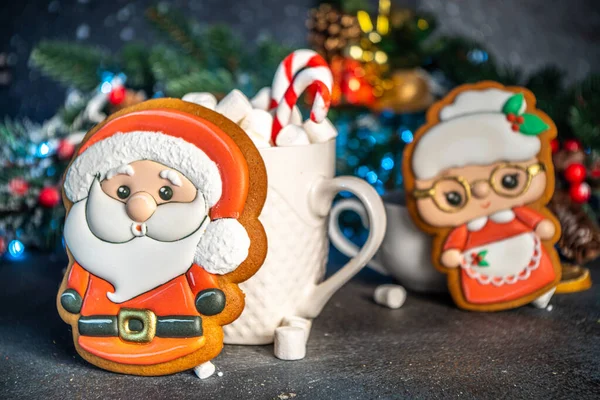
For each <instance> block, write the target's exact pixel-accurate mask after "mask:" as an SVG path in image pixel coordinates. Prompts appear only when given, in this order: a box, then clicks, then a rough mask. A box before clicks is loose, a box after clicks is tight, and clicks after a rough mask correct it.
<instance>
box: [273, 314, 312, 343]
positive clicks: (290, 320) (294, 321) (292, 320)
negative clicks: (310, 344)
mask: <svg viewBox="0 0 600 400" xmlns="http://www.w3.org/2000/svg"><path fill="white" fill-rule="evenodd" d="M281 326H295V327H298V328H302V330H303V331H304V341H305V342H306V341H308V336H309V335H310V328H311V327H312V321H311V320H310V319H306V318H302V317H285V318H284V319H283V321H282V323H281Z"/></svg>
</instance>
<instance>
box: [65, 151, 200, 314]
mask: <svg viewBox="0 0 600 400" xmlns="http://www.w3.org/2000/svg"><path fill="white" fill-rule="evenodd" d="M209 222H210V221H209V218H208V206H207V203H206V201H205V199H204V196H203V195H202V193H200V192H199V191H197V190H196V189H195V187H194V185H193V184H192V183H191V182H190V181H189V180H188V179H187V178H185V177H184V176H183V175H182V174H180V173H179V172H177V171H175V170H173V169H170V168H168V167H166V166H164V165H162V164H159V163H156V162H153V161H147V160H144V161H137V162H133V163H131V164H129V165H124V166H121V167H119V168H116V169H115V170H112V171H110V172H109V173H108V174H107V176H106V179H105V180H104V181H103V182H99V181H98V180H97V179H96V180H94V182H93V184H92V186H91V188H90V192H89V196H88V197H87V198H86V199H83V200H81V201H79V202H77V203H75V204H74V205H73V207H72V208H71V210H70V212H69V215H68V216H67V220H66V222H65V240H66V243H67V245H68V246H69V249H70V250H71V253H72V254H73V257H74V258H75V260H76V261H77V262H78V263H79V264H80V265H81V266H82V267H83V268H85V269H86V270H88V271H89V272H90V273H92V274H94V275H96V276H98V277H100V278H102V279H104V280H106V281H108V282H109V283H110V284H112V285H113V287H114V292H113V293H108V294H107V296H108V298H109V299H110V300H111V301H113V302H115V303H121V302H124V301H127V300H129V299H132V298H134V297H136V296H138V295H140V294H142V293H144V292H147V291H148V290H151V289H153V288H155V287H158V286H160V285H161V284H163V283H165V282H168V281H169V280H171V279H173V278H175V277H177V276H179V275H182V274H184V273H185V272H186V271H187V270H188V269H189V267H190V266H191V265H192V262H193V260H194V253H195V251H196V246H197V245H198V242H199V241H200V237H201V236H202V234H203V233H204V230H205V229H206V226H207V225H208V223H209Z"/></svg>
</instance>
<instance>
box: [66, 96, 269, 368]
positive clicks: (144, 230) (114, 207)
mask: <svg viewBox="0 0 600 400" xmlns="http://www.w3.org/2000/svg"><path fill="white" fill-rule="evenodd" d="M265 196H266V172H265V169H264V165H263V162H262V158H261V157H260V155H259V153H258V151H257V150H256V148H255V147H254V145H253V144H252V141H251V140H250V139H249V138H248V137H247V136H246V134H245V133H244V131H242V130H241V129H240V128H239V127H238V126H237V125H236V124H234V123H233V122H231V121H229V120H228V119H226V118H225V117H223V116H222V115H220V114H217V113H215V112H214V111H211V110H208V109H206V108H204V107H201V106H198V105H195V104H191V103H187V102H184V101H181V100H175V99H161V100H151V101H147V102H144V103H141V104H139V105H137V106H134V107H131V108H128V109H125V110H123V111H122V112H119V113H117V114H114V115H113V116H111V117H110V118H108V119H107V120H106V121H105V122H103V123H101V124H99V125H98V126H96V127H95V128H94V129H93V130H92V131H90V132H89V133H88V134H87V135H86V137H85V138H84V140H83V142H82V144H81V146H80V147H79V149H78V151H77V153H76V155H75V157H74V159H73V161H72V162H71V164H70V165H69V167H68V169H67V171H66V173H65V179H64V186H63V198H64V203H65V205H66V207H67V217H66V221H65V229H64V236H65V242H66V246H67V251H68V254H69V266H68V269H67V272H66V274H65V278H64V280H63V282H62V285H61V287H60V290H59V293H58V298H57V303H58V304H57V305H58V310H59V313H60V316H61V317H62V319H63V320H64V321H65V322H67V323H69V324H70V325H71V326H72V329H73V340H74V342H75V347H76V349H77V352H78V353H79V354H80V355H81V356H82V357H83V358H85V359H86V360H87V361H89V362H91V363H92V364H95V365H97V366H98V367H101V368H104V369H107V370H111V371H116V372H121V373H128V374H136V375H163V374H170V373H175V372H178V371H182V370H186V369H190V368H196V369H195V370H196V373H197V374H198V375H199V376H201V377H203V376H206V375H210V374H211V373H212V372H213V371H214V366H213V365H212V364H211V363H210V360H211V359H213V358H214V357H215V356H216V355H218V354H219V352H220V351H221V349H222V347H223V331H222V328H221V326H222V325H225V324H228V323H231V322H232V321H233V320H235V319H236V318H237V317H238V316H239V315H240V314H241V312H242V310H243V307H244V295H243V293H242V292H241V290H240V289H239V287H238V283H239V282H242V281H244V280H246V279H248V278H249V277H250V276H252V275H253V274H254V273H255V272H256V271H257V270H258V268H259V267H260V266H261V265H262V262H263V260H264V257H265V255H266V247H267V244H266V236H265V233H264V230H263V228H262V225H261V224H260V222H259V221H258V215H259V214H260V211H261V209H262V206H263V203H264V200H265Z"/></svg>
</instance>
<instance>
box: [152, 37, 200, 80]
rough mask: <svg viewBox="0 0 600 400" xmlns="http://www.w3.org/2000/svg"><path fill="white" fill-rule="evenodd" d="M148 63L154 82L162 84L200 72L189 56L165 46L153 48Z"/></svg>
mask: <svg viewBox="0 0 600 400" xmlns="http://www.w3.org/2000/svg"><path fill="white" fill-rule="evenodd" d="M149 63H150V69H151V70H152V73H153V75H154V77H155V79H156V81H158V82H162V83H164V82H167V81H170V80H173V79H177V78H180V77H181V76H183V75H187V74H190V73H192V72H198V71H199V70H200V68H199V67H198V63H197V62H196V61H195V60H194V59H193V58H192V57H191V56H189V55H188V54H184V53H182V52H179V51H176V50H175V49H173V48H171V47H167V46H157V47H155V48H153V49H152V51H151V52H150V59H149Z"/></svg>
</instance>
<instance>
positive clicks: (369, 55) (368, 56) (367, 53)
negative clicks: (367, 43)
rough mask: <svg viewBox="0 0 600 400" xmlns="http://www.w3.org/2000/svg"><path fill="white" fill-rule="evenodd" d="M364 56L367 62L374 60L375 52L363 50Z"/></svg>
mask: <svg viewBox="0 0 600 400" xmlns="http://www.w3.org/2000/svg"><path fill="white" fill-rule="evenodd" d="M362 58H363V60H365V61H367V62H369V61H373V52H372V51H363V54H362Z"/></svg>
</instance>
